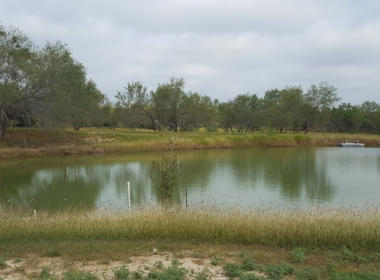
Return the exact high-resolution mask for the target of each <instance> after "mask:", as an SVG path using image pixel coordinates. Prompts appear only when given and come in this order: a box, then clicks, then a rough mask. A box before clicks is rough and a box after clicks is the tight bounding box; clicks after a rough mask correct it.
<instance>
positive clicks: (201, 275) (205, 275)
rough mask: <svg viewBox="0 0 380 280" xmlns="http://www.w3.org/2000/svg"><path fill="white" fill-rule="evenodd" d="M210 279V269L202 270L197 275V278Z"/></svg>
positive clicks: (198, 279)
mask: <svg viewBox="0 0 380 280" xmlns="http://www.w3.org/2000/svg"><path fill="white" fill-rule="evenodd" d="M208 279H209V276H208V270H207V269H204V270H202V271H201V272H199V273H198V274H197V276H196V277H195V280H208Z"/></svg>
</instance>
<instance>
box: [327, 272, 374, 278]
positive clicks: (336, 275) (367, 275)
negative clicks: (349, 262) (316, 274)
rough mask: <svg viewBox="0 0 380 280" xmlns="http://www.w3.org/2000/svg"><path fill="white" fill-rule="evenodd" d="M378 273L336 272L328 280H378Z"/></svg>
mask: <svg viewBox="0 0 380 280" xmlns="http://www.w3.org/2000/svg"><path fill="white" fill-rule="evenodd" d="M379 279H380V273H378V272H371V271H359V272H358V271H349V272H345V271H336V272H335V273H334V274H333V276H331V277H330V278H329V280H379Z"/></svg>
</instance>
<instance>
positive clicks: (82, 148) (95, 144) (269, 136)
mask: <svg viewBox="0 0 380 280" xmlns="http://www.w3.org/2000/svg"><path fill="white" fill-rule="evenodd" d="M344 139H347V140H349V141H355V140H360V141H361V142H363V143H365V144H366V145H367V146H373V147H380V136H379V135H371V134H340V133H309V134H308V135H305V134H302V133H293V132H290V133H286V134H279V133H274V132H250V133H233V134H225V133H223V132H202V131H200V132H179V133H174V132H153V131H149V130H133V129H123V128H117V129H115V130H111V129H107V128H83V129H81V130H80V131H74V130H72V129H59V130H43V129H37V128H13V129H8V130H7V134H6V136H5V139H4V141H3V142H2V143H0V155H1V157H3V158H10V157H25V156H43V155H70V154H102V153H126V152H132V151H150V150H163V149H167V147H168V143H169V142H170V143H172V144H173V145H174V148H175V149H206V148H232V147H296V146H336V145H337V144H338V143H339V142H341V141H343V140H344Z"/></svg>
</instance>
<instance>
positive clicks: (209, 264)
mask: <svg viewBox="0 0 380 280" xmlns="http://www.w3.org/2000/svg"><path fill="white" fill-rule="evenodd" d="M0 277H2V278H4V279H65V280H71V279H73V280H74V279H78V280H79V279H91V280H95V279H123V280H124V279H125V280H128V279H131V280H132V279H162V280H182V279H196V280H206V279H245V280H246V279H251V280H264V279H296V280H316V279H320V280H322V279H330V280H343V279H344V280H375V279H379V278H380V254H377V253H373V252H368V251H365V250H360V251H355V250H350V249H348V248H340V249H336V250H328V251H323V250H310V249H306V248H301V247H298V248H293V249H281V248H272V247H263V246H239V245H231V244H229V245H215V244H210V243H202V244H194V242H192V243H190V242H173V243H167V242H165V243H164V242H152V241H145V242H138V241H135V242H127V241H118V242H115V241H96V242H95V241H79V242H58V243H48V242H28V243H23V244H20V243H0Z"/></svg>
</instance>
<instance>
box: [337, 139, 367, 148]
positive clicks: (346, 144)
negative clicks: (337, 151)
mask: <svg viewBox="0 0 380 280" xmlns="http://www.w3.org/2000/svg"><path fill="white" fill-rule="evenodd" d="M338 146H339V147H365V144H363V143H360V141H359V140H356V141H355V142H348V141H347V140H344V141H343V142H342V143H339V144H338Z"/></svg>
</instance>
